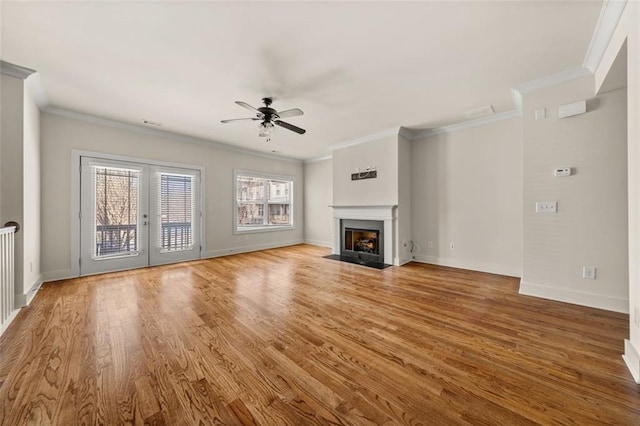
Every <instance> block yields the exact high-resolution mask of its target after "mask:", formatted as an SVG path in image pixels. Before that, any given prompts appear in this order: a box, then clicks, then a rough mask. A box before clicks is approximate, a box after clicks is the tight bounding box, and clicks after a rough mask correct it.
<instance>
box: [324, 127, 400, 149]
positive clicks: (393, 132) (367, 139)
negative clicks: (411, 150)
mask: <svg viewBox="0 0 640 426" xmlns="http://www.w3.org/2000/svg"><path fill="white" fill-rule="evenodd" d="M401 132H402V127H394V128H392V129H387V130H383V131H382V132H378V133H372V134H370V135H366V136H363V137H361V138H357V139H352V140H349V141H345V142H340V143H337V144H334V145H331V146H330V147H329V149H330V150H331V151H333V150H336V149H341V148H346V147H348V146H354V145H360V144H363V143H367V142H372V141H375V140H378V139H382V138H385V137H387V136H398V135H402V133H401ZM405 137H406V136H405Z"/></svg>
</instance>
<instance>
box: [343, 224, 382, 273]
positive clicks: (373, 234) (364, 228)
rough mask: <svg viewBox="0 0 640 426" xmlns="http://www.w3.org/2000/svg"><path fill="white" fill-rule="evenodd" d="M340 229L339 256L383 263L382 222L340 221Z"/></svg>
mask: <svg viewBox="0 0 640 426" xmlns="http://www.w3.org/2000/svg"><path fill="white" fill-rule="evenodd" d="M340 228H341V238H340V255H342V256H348V257H353V258H356V259H361V260H365V261H368V262H379V263H384V260H385V259H384V222H383V221H381V220H351V219H342V220H341V221H340Z"/></svg>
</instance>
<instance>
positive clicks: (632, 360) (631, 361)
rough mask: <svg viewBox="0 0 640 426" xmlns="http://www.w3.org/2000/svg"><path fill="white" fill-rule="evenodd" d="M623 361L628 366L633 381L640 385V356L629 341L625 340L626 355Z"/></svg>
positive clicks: (623, 356)
mask: <svg viewBox="0 0 640 426" xmlns="http://www.w3.org/2000/svg"><path fill="white" fill-rule="evenodd" d="M622 359H623V360H624V362H625V364H627V368H628V369H629V371H630V372H631V375H632V376H633V380H635V381H636V383H637V384H639V385H640V354H638V351H636V348H634V347H633V344H632V343H631V341H630V340H628V339H624V355H622Z"/></svg>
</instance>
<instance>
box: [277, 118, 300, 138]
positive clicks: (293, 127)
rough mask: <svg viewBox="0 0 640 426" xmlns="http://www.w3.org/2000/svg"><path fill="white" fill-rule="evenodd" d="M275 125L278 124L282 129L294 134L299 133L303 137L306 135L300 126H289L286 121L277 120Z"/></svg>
mask: <svg viewBox="0 0 640 426" xmlns="http://www.w3.org/2000/svg"><path fill="white" fill-rule="evenodd" d="M274 123H276V124H277V125H278V126H280V127H284V128H285V129H287V130H291V131H292V132H296V133H299V134H301V135H304V134H305V133H306V130H305V129H301V128H300V127H298V126H294V125H293V124H289V123H287V122H285V121H281V120H276V121H274Z"/></svg>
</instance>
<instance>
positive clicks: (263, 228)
mask: <svg viewBox="0 0 640 426" xmlns="http://www.w3.org/2000/svg"><path fill="white" fill-rule="evenodd" d="M238 176H247V177H254V178H261V179H274V180H286V181H289V182H291V192H290V194H289V209H290V210H289V216H290V217H291V224H290V225H257V226H251V227H250V228H248V229H244V228H242V227H239V226H238ZM295 188H296V180H295V178H294V177H293V176H289V175H279V174H276V173H267V172H256V171H252V170H242V169H234V170H233V234H234V235H242V234H255V233H261V232H273V231H290V230H293V229H295V217H294V210H295V209H294V205H293V204H294V191H295ZM268 204H269V202H268V199H265V201H264V206H265V212H266V214H268V209H267V206H268ZM241 228H242V229H241Z"/></svg>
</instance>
